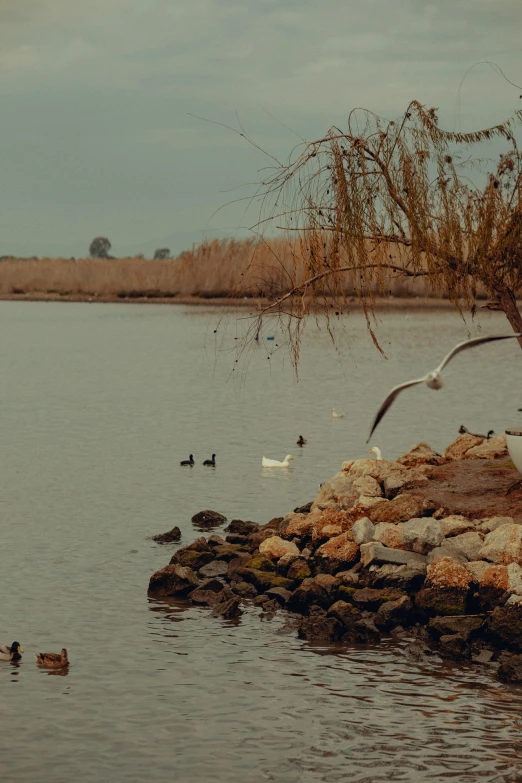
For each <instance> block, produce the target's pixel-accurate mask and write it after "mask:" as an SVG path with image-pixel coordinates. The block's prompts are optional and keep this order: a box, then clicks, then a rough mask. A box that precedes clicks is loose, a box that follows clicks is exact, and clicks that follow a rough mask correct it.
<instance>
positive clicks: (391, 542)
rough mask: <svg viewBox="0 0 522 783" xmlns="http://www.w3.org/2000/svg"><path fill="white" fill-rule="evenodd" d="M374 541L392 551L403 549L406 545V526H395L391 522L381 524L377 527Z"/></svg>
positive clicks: (400, 524)
mask: <svg viewBox="0 0 522 783" xmlns="http://www.w3.org/2000/svg"><path fill="white" fill-rule="evenodd" d="M373 539H374V541H380V542H381V544H384V545H385V546H389V547H391V548H392V549H402V548H403V544H404V540H403V539H404V525H403V524H402V523H399V524H398V525H394V524H392V523H391V522H379V524H378V525H376V526H375V532H374V534H373Z"/></svg>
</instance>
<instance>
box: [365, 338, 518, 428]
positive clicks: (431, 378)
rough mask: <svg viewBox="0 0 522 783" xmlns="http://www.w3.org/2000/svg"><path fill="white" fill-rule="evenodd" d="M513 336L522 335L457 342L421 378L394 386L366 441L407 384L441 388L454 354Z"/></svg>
mask: <svg viewBox="0 0 522 783" xmlns="http://www.w3.org/2000/svg"><path fill="white" fill-rule="evenodd" d="M513 337H522V333H518V334H496V335H491V336H490V337H474V338H473V339H471V340H465V341H464V342H463V343H458V345H456V346H455V347H454V348H452V349H451V351H450V352H449V354H448V355H447V356H445V357H444V359H443V360H442V361H441V363H440V364H439V366H438V367H436V368H435V369H434V370H431V372H429V373H427V375H424V377H422V378H417V379H416V380H414V381H406V383H401V384H399V385H398V386H394V387H393V389H392V390H391V392H390V393H389V394H388V396H387V397H386V399H385V400H384V402H383V403H382V405H381V407H380V408H379V410H378V411H377V414H376V416H375V418H374V420H373V424H372V428H371V430H370V434H369V435H368V440H367V441H366V443H368V441H369V440H370V438H371V437H372V435H373V432H374V430H375V428H376V427H377V425H378V424H379V422H380V421H381V419H382V418H383V416H384V414H385V413H386V411H387V410H388V409H389V408H390V407H391V405H392V403H393V402H394V400H395V398H396V397H397V396H398V395H399V394H400V393H401V391H402V390H403V389H407V388H408V387H409V386H416V385H417V384H419V383H425V384H426V386H427V387H428V388H429V389H441V388H442V386H443V380H442V376H441V372H442V370H443V369H444V367H445V366H446V365H447V364H448V362H450V361H451V360H452V359H453V357H454V356H456V355H457V354H458V353H460V352H461V351H465V350H466V349H467V348H474V347H475V346H476V345H482V343H491V342H494V341H495V340H510V339H512V338H513Z"/></svg>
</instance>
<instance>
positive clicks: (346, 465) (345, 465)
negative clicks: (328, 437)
mask: <svg viewBox="0 0 522 783" xmlns="http://www.w3.org/2000/svg"><path fill="white" fill-rule="evenodd" d="M354 462H355V460H353V459H349V460H346V461H345V462H343V464H342V465H341V470H344V472H345V473H349V472H350V469H351V467H352V465H353V463H354Z"/></svg>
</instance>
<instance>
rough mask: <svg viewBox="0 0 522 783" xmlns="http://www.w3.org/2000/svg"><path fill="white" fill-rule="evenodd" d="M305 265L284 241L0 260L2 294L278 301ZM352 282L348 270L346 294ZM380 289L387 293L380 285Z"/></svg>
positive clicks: (396, 288)
mask: <svg viewBox="0 0 522 783" xmlns="http://www.w3.org/2000/svg"><path fill="white" fill-rule="evenodd" d="M301 269H303V270H304V265H303V263H302V257H301V250H300V246H299V244H298V243H297V242H295V243H291V242H288V241H285V240H283V239H273V240H266V241H265V240H263V241H259V240H253V239H245V240H233V239H214V240H210V241H206V242H203V243H202V244H199V245H194V246H193V247H192V248H191V249H190V250H187V251H184V252H183V253H181V254H180V255H179V256H178V258H176V259H168V260H165V261H150V260H147V259H144V258H117V259H101V258H82V259H79V260H73V259H65V258H42V259H20V258H10V257H9V258H3V259H1V260H0V296H3V297H4V298H5V297H9V296H23V295H26V296H32V297H35V298H36V297H38V296H39V295H42V296H54V297H62V296H63V297H77V298H91V297H92V298H100V299H125V298H140V297H148V298H175V297H203V298H222V297H245V296H247V297H267V298H272V297H275V296H277V295H278V294H280V293H281V292H284V291H285V290H287V289H288V285H289V281H290V279H294V280H295V279H296V278H297V279H299V277H300V273H301ZM303 273H304V272H303ZM353 282H354V281H353V278H352V276H351V275H350V274H345V275H344V286H345V292H346V294H347V295H351V294H352V293H353V292H354V285H353ZM384 284H385V287H386V290H387V291H388V292H389V293H390V294H391V295H392V296H395V297H410V296H422V297H424V296H431V295H432V294H431V292H430V290H429V288H428V286H427V284H426V282H425V280H424V279H422V278H420V279H412V278H404V277H403V278H397V277H393V276H389V278H388V279H385V280H384ZM374 293H376V294H378V293H382V284H381V287H380V290H375V291H374Z"/></svg>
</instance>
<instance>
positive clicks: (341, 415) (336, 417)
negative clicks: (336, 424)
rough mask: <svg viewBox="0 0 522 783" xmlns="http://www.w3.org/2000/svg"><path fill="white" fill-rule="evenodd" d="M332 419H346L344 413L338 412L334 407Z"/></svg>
mask: <svg viewBox="0 0 522 783" xmlns="http://www.w3.org/2000/svg"><path fill="white" fill-rule="evenodd" d="M332 419H344V413H336V411H335V408H332Z"/></svg>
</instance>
